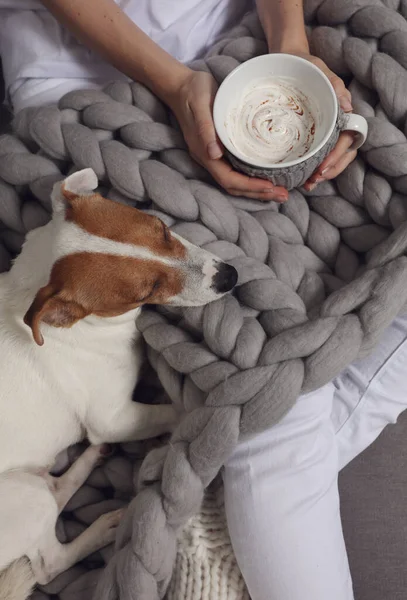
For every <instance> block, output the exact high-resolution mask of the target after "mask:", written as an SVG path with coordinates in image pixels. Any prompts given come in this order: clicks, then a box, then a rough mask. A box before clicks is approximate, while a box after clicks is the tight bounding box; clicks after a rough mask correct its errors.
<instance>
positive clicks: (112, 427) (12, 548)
mask: <svg viewBox="0 0 407 600" xmlns="http://www.w3.org/2000/svg"><path fill="white" fill-rule="evenodd" d="M97 185H98V182H97V178H96V175H95V173H94V172H93V171H92V170H91V169H85V170H83V171H80V172H78V173H75V174H73V175H71V176H70V177H68V178H67V179H66V180H65V181H64V182H62V183H59V184H56V185H55V187H54V190H53V193H52V203H53V217H52V220H51V221H50V223H48V225H46V226H45V227H41V228H39V229H37V230H35V231H33V232H31V233H30V234H29V235H28V236H27V240H26V242H25V244H24V247H23V250H22V252H21V254H20V256H19V257H18V258H17V259H16V261H15V263H14V265H13V267H12V269H11V271H10V272H9V273H6V274H3V275H0V357H1V358H0V360H1V368H0V572H3V573H2V575H0V598H1V599H5V598H7V600H11V599H12V600H17V599H18V600H21V599H22V598H25V597H26V596H27V595H28V594H29V593H30V590H31V588H32V586H33V584H34V583H35V582H38V583H42V584H45V583H47V582H49V581H50V580H51V579H53V578H54V577H55V576H56V575H58V574H59V573H61V572H62V571H64V570H65V569H67V568H68V567H70V566H71V565H73V564H74V563H76V562H77V561H79V560H81V559H82V558H84V557H85V556H87V555H88V554H90V553H92V552H94V551H96V550H98V549H99V548H101V547H103V546H105V545H107V544H109V543H110V542H112V540H113V538H114V534H115V528H116V527H117V525H118V522H119V520H120V517H121V513H120V511H118V512H114V513H108V514H106V515H104V516H102V517H101V518H99V519H98V520H97V521H96V522H95V523H93V525H91V526H90V527H89V528H88V529H87V530H86V531H85V532H84V533H83V534H82V535H80V536H79V537H78V538H77V539H75V540H74V541H73V542H71V543H69V544H60V543H59V542H58V540H57V538H56V535H55V523H56V520H57V517H58V514H59V513H60V512H61V511H62V509H63V508H64V506H65V505H66V503H67V502H68V500H69V499H70V497H71V496H72V495H73V494H74V493H75V491H76V490H77V489H78V488H79V487H80V486H81V485H82V484H83V483H84V481H85V480H86V479H87V477H88V475H89V474H90V472H91V471H92V469H93V467H94V466H95V465H96V464H97V462H98V461H99V460H100V459H101V457H102V455H103V453H104V452H105V451H106V446H104V443H106V442H112V443H114V442H125V441H129V440H139V439H143V438H148V437H152V436H156V435H158V434H161V433H163V432H166V431H168V430H169V429H170V428H171V427H172V426H173V425H174V422H175V421H176V414H175V411H174V409H173V408H172V407H171V406H169V405H168V406H167V405H161V406H148V405H145V404H139V403H137V402H133V401H132V392H133V390H134V387H135V384H136V381H137V378H138V374H139V370H140V367H141V364H142V360H143V357H142V351H141V345H140V344H137V343H135V341H137V337H139V335H140V334H138V333H137V331H136V328H135V319H136V317H137V315H138V312H139V311H140V307H141V305H143V304H146V303H149V304H170V305H175V306H198V305H202V304H206V303H208V302H211V301H213V300H215V299H217V298H219V297H220V296H222V295H223V294H224V293H226V292H227V291H229V290H231V289H232V288H233V286H234V285H235V283H236V279H237V273H236V271H235V269H234V268H233V267H231V266H229V265H227V264H225V263H223V262H221V261H219V259H217V258H216V257H215V256H213V255H212V254H209V253H208V252H206V251H204V250H202V249H200V248H197V247H196V246H193V245H192V244H190V243H189V242H187V241H186V240H183V239H181V238H180V237H179V236H177V235H175V234H174V233H172V232H171V231H170V230H169V229H168V227H166V226H165V224H164V223H163V222H162V221H160V220H159V219H158V218H156V217H154V216H151V215H147V214H145V213H143V212H140V211H138V210H136V209H134V208H131V207H129V206H125V205H121V204H118V203H115V202H112V201H110V200H107V199H105V198H103V197H102V196H100V195H99V194H97V193H95V192H94V191H93V190H95V189H96V188H97ZM84 438H88V440H89V441H90V443H91V444H92V445H91V446H90V447H89V448H88V449H87V450H86V451H85V452H84V454H83V455H82V456H81V457H80V458H79V459H78V460H77V461H76V462H75V463H74V464H73V465H72V467H71V468H70V469H69V470H68V471H67V472H66V473H65V474H64V475H63V476H62V477H60V478H54V477H52V476H51V475H49V474H48V473H49V469H50V467H51V466H52V465H53V463H54V461H55V458H56V456H57V455H58V453H59V452H60V451H62V450H64V449H65V448H67V447H68V446H70V445H71V444H74V443H76V442H78V441H80V440H82V439H84ZM21 557H28V559H29V562H28V561H27V559H25V558H24V559H22V560H19V559H21ZM30 565H31V566H30Z"/></svg>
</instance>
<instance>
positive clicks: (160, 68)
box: [134, 48, 192, 105]
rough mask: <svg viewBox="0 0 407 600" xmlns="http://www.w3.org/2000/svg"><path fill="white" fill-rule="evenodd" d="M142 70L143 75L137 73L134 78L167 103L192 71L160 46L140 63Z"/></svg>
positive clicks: (138, 65) (168, 103) (138, 66)
mask: <svg viewBox="0 0 407 600" xmlns="http://www.w3.org/2000/svg"><path fill="white" fill-rule="evenodd" d="M139 69H140V64H139V63H138V64H137V70H138V71H139ZM142 71H143V76H142V77H140V75H139V74H137V75H138V76H137V77H134V79H135V80H138V81H140V80H141V82H142V83H144V84H145V85H146V86H147V87H148V88H149V89H150V90H151V91H152V92H153V93H154V94H155V95H156V96H158V97H159V98H160V100H162V102H164V103H165V104H167V105H170V99H171V98H173V97H174V96H175V95H176V94H177V92H178V90H179V89H180V87H182V86H183V85H184V82H185V81H186V79H187V78H188V77H189V76H190V73H191V72H192V71H191V69H190V68H189V67H187V66H185V65H184V64H182V63H180V62H179V61H177V60H176V59H175V58H173V57H172V56H170V55H169V54H167V53H166V52H165V51H164V50H161V48H160V49H159V52H158V53H157V55H155V56H154V58H153V59H152V55H151V54H150V56H149V60H148V62H147V63H146V64H145V65H142Z"/></svg>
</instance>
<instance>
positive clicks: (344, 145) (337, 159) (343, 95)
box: [296, 53, 357, 191]
mask: <svg viewBox="0 0 407 600" xmlns="http://www.w3.org/2000/svg"><path fill="white" fill-rule="evenodd" d="M296 56H300V57H301V58H305V59H306V60H309V61H310V62H312V63H313V64H314V65H315V66H317V67H318V68H319V69H321V71H322V72H323V73H325V75H326V76H327V77H328V79H329V81H330V82H331V84H332V86H333V88H334V90H335V92H336V95H337V97H338V102H339V105H340V107H341V108H342V110H343V111H344V112H352V97H351V94H350V92H349V90H347V89H346V87H345V84H344V82H343V81H342V79H341V78H340V77H338V76H337V75H335V73H333V72H332V71H331V69H329V68H328V67H327V66H326V64H325V63H324V61H323V60H321V59H320V58H317V57H316V56H312V55H311V54H306V53H304V54H302V53H296ZM353 141H354V134H353V133H351V132H347V131H346V132H342V133H341V134H340V136H339V140H338V143H337V144H336V146H335V148H334V149H333V150H332V152H331V153H330V154H328V156H327V157H326V158H325V160H324V162H323V163H322V164H321V165H320V166H319V167H318V169H317V171H316V172H315V173H314V174H313V175H312V176H311V177H310V178H309V180H308V181H307V183H306V184H305V186H304V187H305V189H306V190H308V191H312V190H313V189H314V188H315V187H316V186H317V185H318V183H321V182H322V181H327V180H329V179H334V178H335V177H337V176H338V175H339V174H340V173H342V171H344V170H345V169H346V167H347V166H348V165H350V163H351V162H352V161H353V160H355V158H356V155H357V151H356V150H350V147H351V146H352V144H353Z"/></svg>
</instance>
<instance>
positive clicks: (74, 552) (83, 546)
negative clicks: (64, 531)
mask: <svg viewBox="0 0 407 600" xmlns="http://www.w3.org/2000/svg"><path fill="white" fill-rule="evenodd" d="M123 512H124V511H123V509H120V510H115V511H112V512H109V513H106V514H104V515H102V516H101V517H99V518H98V519H97V520H96V521H95V522H94V523H92V525H91V526H90V527H88V529H86V530H85V531H84V532H83V533H82V534H81V535H79V536H78V537H77V538H76V539H75V540H73V541H72V542H70V543H69V544H61V543H60V542H59V541H58V540H57V538H56V536H55V532H54V530H53V529H52V531H49V532H47V534H46V535H45V536H44V537H43V538H42V540H41V542H40V544H39V546H38V550H37V551H36V552H35V554H33V555H31V556H30V555H29V556H28V558H29V559H30V561H31V567H32V570H33V573H34V576H35V578H36V580H37V582H38V583H39V584H40V585H46V584H47V583H49V582H50V581H52V580H53V579H55V577H57V576H58V575H59V574H60V573H63V571H66V570H67V569H69V568H70V567H72V566H73V565H74V564H76V563H77V562H79V561H80V560H83V559H84V558H86V557H87V556H89V555H90V554H92V553H93V552H96V551H97V550H100V549H101V548H104V547H105V546H107V545H108V544H111V543H112V542H114V539H115V537H116V530H117V527H118V525H119V523H120V520H121V518H122V515H123Z"/></svg>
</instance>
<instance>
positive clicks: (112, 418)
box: [87, 401, 179, 444]
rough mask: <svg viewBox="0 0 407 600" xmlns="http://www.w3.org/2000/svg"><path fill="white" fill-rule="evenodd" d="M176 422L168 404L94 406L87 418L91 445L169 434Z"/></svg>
mask: <svg viewBox="0 0 407 600" xmlns="http://www.w3.org/2000/svg"><path fill="white" fill-rule="evenodd" d="M178 421H179V416H178V413H177V412H176V410H175V409H174V407H173V406H172V405H171V404H155V405H149V404H141V403H139V402H132V401H128V402H126V403H125V404H123V405H121V404H119V405H117V406H113V405H110V406H109V407H106V406H105V405H103V408H102V407H100V406H97V405H96V406H95V407H94V408H93V410H92V411H90V412H89V415H88V418H87V429H88V431H87V433H88V437H89V440H90V441H91V443H92V444H100V443H101V442H110V443H120V442H134V441H137V440H145V439H147V438H152V437H156V436H159V435H162V434H163V433H169V432H170V431H172V430H173V429H174V427H175V425H176V424H177V423H178Z"/></svg>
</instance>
